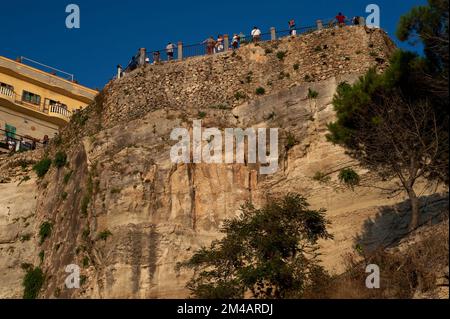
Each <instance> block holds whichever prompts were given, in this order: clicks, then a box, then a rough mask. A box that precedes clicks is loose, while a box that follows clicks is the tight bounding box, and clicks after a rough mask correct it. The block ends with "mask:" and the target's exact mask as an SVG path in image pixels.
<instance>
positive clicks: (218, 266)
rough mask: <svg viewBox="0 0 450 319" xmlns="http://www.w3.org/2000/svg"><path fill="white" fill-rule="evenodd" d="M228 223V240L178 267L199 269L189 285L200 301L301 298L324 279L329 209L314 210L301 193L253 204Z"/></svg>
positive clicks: (225, 238) (202, 251) (201, 252)
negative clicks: (321, 248) (321, 245)
mask: <svg viewBox="0 0 450 319" xmlns="http://www.w3.org/2000/svg"><path fill="white" fill-rule="evenodd" d="M241 209H242V214H241V215H240V216H239V217H236V218H233V219H228V220H225V222H224V224H223V227H222V229H221V232H222V233H223V234H224V235H225V236H224V238H223V239H221V240H216V241H214V242H213V243H212V244H211V246H210V247H209V248H206V247H203V248H202V249H200V250H199V251H197V252H196V253H195V254H194V255H193V256H192V257H191V258H190V259H189V260H187V261H186V262H183V263H179V264H178V265H177V268H178V269H180V268H183V267H187V268H190V269H194V270H195V275H194V277H193V278H192V279H191V281H190V282H189V283H188V284H187V288H188V289H190V290H191V292H192V294H193V296H195V297H197V298H225V299H231V298H243V296H244V293H245V292H251V294H252V296H253V298H298V297H301V295H302V293H303V292H304V291H305V290H306V289H308V288H309V287H311V286H314V285H315V280H316V279H317V278H319V277H321V276H325V277H326V276H327V274H326V273H325V271H324V270H323V268H322V267H321V266H319V264H318V261H317V258H316V257H317V254H316V253H315V252H316V249H317V241H318V240H319V239H328V238H331V235H330V234H329V233H328V232H327V230H326V226H327V224H328V221H327V220H326V219H325V217H324V210H311V209H309V204H308V203H307V201H306V200H305V199H304V198H303V197H302V196H300V195H298V194H288V195H286V196H285V197H283V198H281V199H277V200H273V201H270V202H269V203H268V204H266V205H265V206H264V207H263V208H261V209H257V208H255V207H254V206H253V205H252V204H250V203H247V204H245V205H243V206H242V208H241Z"/></svg>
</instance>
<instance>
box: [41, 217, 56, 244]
mask: <svg viewBox="0 0 450 319" xmlns="http://www.w3.org/2000/svg"><path fill="white" fill-rule="evenodd" d="M52 229H53V224H52V223H50V222H43V223H42V224H41V227H40V228H39V237H40V243H41V244H42V243H43V242H44V241H45V240H46V239H47V238H48V237H50V235H51V233H52Z"/></svg>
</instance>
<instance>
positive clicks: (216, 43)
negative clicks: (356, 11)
mask: <svg viewBox="0 0 450 319" xmlns="http://www.w3.org/2000/svg"><path fill="white" fill-rule="evenodd" d="M347 22H350V23H351V24H352V25H360V24H361V21H360V17H358V16H355V17H353V18H352V19H348V18H347V17H346V16H345V15H344V14H342V12H339V13H338V14H337V15H336V17H335V18H334V19H330V20H329V21H328V22H326V23H325V26H328V27H342V26H345V25H346V24H347ZM288 27H289V30H287V31H283V32H286V33H284V34H286V35H287V34H289V35H290V36H295V35H297V31H299V30H301V29H297V27H296V22H295V20H294V19H290V20H289V21H288ZM312 28H313V27H305V28H303V29H305V30H306V29H312ZM263 35H264V34H263V33H262V32H261V30H260V29H259V28H258V27H257V26H255V27H254V28H253V29H252V31H251V32H250V35H249V36H246V35H245V34H244V33H242V32H240V33H239V34H237V33H235V34H233V37H232V38H231V41H230V42H231V43H230V42H228V41H229V40H228V39H226V38H225V37H226V36H224V35H222V34H219V35H218V36H217V38H214V37H213V36H210V37H209V38H207V39H206V40H204V41H203V42H201V43H199V44H195V45H187V46H184V48H185V49H194V48H197V47H199V48H203V50H201V51H198V50H197V51H196V52H195V54H193V55H192V54H186V53H183V56H195V55H204V54H206V55H212V54H217V53H221V52H224V51H226V50H236V49H238V48H239V47H240V46H241V45H243V44H247V43H250V42H253V43H257V42H260V41H263V39H262V36H263ZM267 35H271V33H268V34H267ZM270 38H271V39H272V36H271V37H270ZM175 49H177V46H176V45H175V44H173V43H172V42H169V43H168V44H167V46H166V48H165V49H163V50H157V51H152V52H151V56H152V59H153V62H151V61H150V57H149V56H147V55H146V56H145V59H144V62H142V58H141V57H140V54H142V52H141V51H140V52H138V54H136V55H134V56H133V57H132V58H131V61H130V62H129V63H128V65H127V67H126V68H125V69H122V67H121V66H120V65H118V69H119V72H118V75H117V76H116V78H117V77H118V78H120V77H122V76H123V74H124V73H126V72H130V71H132V70H134V69H136V68H138V67H139V66H142V65H144V64H159V63H162V62H163V59H162V57H161V55H162V53H165V54H166V60H165V61H167V62H170V61H173V60H174V55H175Z"/></svg>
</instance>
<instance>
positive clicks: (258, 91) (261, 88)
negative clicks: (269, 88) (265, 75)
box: [255, 86, 266, 95]
mask: <svg viewBox="0 0 450 319" xmlns="http://www.w3.org/2000/svg"><path fill="white" fill-rule="evenodd" d="M255 93H256V95H264V94H266V89H265V88H263V87H261V86H260V87H258V88H257V89H256V90H255Z"/></svg>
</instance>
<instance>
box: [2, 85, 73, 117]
mask: <svg viewBox="0 0 450 319" xmlns="http://www.w3.org/2000/svg"><path fill="white" fill-rule="evenodd" d="M0 99H5V100H7V101H8V102H10V103H7V105H3V104H2V106H6V107H10V108H11V109H13V110H15V111H18V112H20V113H25V114H27V115H30V116H35V117H38V118H41V119H43V120H48V121H51V122H55V123H56V124H58V125H64V124H66V123H68V122H69V121H70V117H71V116H72V112H71V111H69V110H67V109H66V108H64V107H61V106H60V105H55V104H48V103H39V104H33V103H29V102H25V101H22V100H21V99H20V95H18V94H17V93H15V92H14V91H13V90H11V89H9V88H7V87H0Z"/></svg>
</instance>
